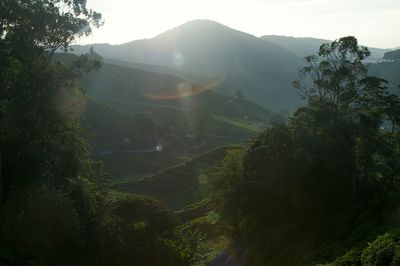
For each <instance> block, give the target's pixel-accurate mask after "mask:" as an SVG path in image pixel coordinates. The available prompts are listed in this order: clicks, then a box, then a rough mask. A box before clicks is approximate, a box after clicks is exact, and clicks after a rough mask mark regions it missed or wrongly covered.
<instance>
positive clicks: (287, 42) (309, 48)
mask: <svg viewBox="0 0 400 266" xmlns="http://www.w3.org/2000/svg"><path fill="white" fill-rule="evenodd" d="M261 38H262V39H264V40H267V41H269V42H272V43H275V44H276V45H279V46H281V47H283V48H285V49H287V50H289V51H290V52H292V53H294V54H296V55H297V56H300V57H304V56H307V55H311V54H315V53H316V52H317V51H318V49H319V47H320V46H321V44H323V43H326V42H330V41H329V40H325V39H318V38H310V37H308V38H307V37H305V38H296V37H288V36H278V35H265V36H262V37H261ZM369 50H370V51H371V56H370V58H369V60H372V61H376V60H379V59H381V58H382V57H383V56H384V54H385V53H386V52H388V51H391V50H392V49H381V48H374V47H369Z"/></svg>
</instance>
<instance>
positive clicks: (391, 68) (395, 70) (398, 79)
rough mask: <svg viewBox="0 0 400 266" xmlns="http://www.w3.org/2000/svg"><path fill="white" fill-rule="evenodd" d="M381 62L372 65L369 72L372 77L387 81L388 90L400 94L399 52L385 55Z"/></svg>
mask: <svg viewBox="0 0 400 266" xmlns="http://www.w3.org/2000/svg"><path fill="white" fill-rule="evenodd" d="M383 58H384V59H386V60H385V61H383V62H380V63H377V64H373V65H371V66H370V68H369V71H370V73H371V74H372V75H376V76H378V77H380V78H383V79H386V80H387V81H389V84H388V86H389V88H390V89H391V90H392V91H395V92H398V93H400V89H399V85H400V50H395V51H392V52H387V53H385V56H384V57H383Z"/></svg>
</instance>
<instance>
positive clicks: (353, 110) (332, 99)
mask: <svg viewBox="0 0 400 266" xmlns="http://www.w3.org/2000/svg"><path fill="white" fill-rule="evenodd" d="M368 55H369V51H368V50H367V49H366V48H363V47H359V46H358V44H357V40H356V39H355V38H354V37H345V38H341V39H339V40H337V41H334V42H332V43H328V44H324V45H322V46H321V48H320V50H319V53H318V55H314V56H308V57H306V63H307V65H306V66H305V67H304V68H303V69H302V70H301V71H300V80H299V81H295V82H294V85H295V87H296V88H298V89H300V91H301V94H302V95H303V97H304V98H305V99H306V100H307V105H306V106H303V107H300V108H299V109H298V110H297V111H296V112H295V113H294V114H293V116H292V117H291V118H290V120H289V122H288V125H287V126H286V125H279V124H276V125H273V126H272V127H271V128H268V129H266V130H265V131H264V132H262V133H261V134H260V135H259V136H258V137H257V138H255V139H254V140H253V141H252V142H251V143H250V145H249V146H248V147H247V149H246V150H245V152H244V154H242V155H241V156H233V155H232V154H228V156H227V157H226V159H225V160H224V163H223V167H222V168H221V171H222V172H221V173H219V179H218V181H217V185H216V193H215V194H216V202H217V203H218V204H219V205H218V206H219V208H218V209H219V212H220V214H221V217H227V220H226V221H227V228H228V232H229V234H230V236H231V237H232V238H233V239H234V241H237V242H238V243H239V244H238V245H239V246H242V247H245V251H243V253H244V256H245V258H243V260H244V261H246V264H249V265H293V264H296V265H308V264H315V261H313V260H317V261H318V260H321V259H322V258H324V256H325V257H326V253H324V252H327V250H329V252H328V253H330V252H336V251H337V250H335V249H334V248H332V243H335V241H337V242H338V243H339V241H343V236H344V235H350V234H352V233H353V232H354V231H355V228H357V227H358V226H361V227H362V224H363V223H364V222H365V221H364V220H365V216H367V217H377V218H376V219H377V220H379V219H381V218H382V217H381V215H382V213H381V211H382V209H384V208H386V207H384V206H385V205H384V204H385V201H386V197H387V195H398V194H399V192H400V187H399V185H398V181H397V180H398V178H399V174H398V173H399V170H400V168H399V165H398V161H399V159H400V153H399V149H398V147H399V146H398V145H399V142H398V139H397V137H396V136H398V120H397V118H396V117H397V116H398V115H397V114H398V113H397V112H398V111H396V110H399V109H398V108H399V106H400V101H399V98H398V96H397V95H393V94H390V93H389V92H388V89H387V87H386V83H387V82H386V81H384V80H382V79H379V78H376V77H372V76H368V75H367V67H366V66H365V65H364V63H363V60H364V59H365V58H366V57H367V56H368ZM386 124H389V125H390V127H389V128H388V129H386V128H385V127H384V125H386ZM239 158H241V159H239ZM228 165H229V167H228ZM233 169H239V170H237V171H234V172H233V171H232V170H233ZM370 206H374V207H370ZM364 209H367V211H365V212H364V213H363V211H362V210H364ZM363 215H365V216H364V217H363V218H364V219H361V218H360V220H357V219H356V220H355V217H359V216H361V217H362V216H363ZM368 219H370V218H368ZM368 219H367V220H368ZM368 222H369V223H372V222H371V221H370V220H369V221H368ZM374 222H375V221H374ZM365 226H371V224H366V225H365ZM355 235H357V233H355ZM352 236H353V235H352ZM327 239H330V240H329V241H327ZM334 239H335V240H334ZM349 241H355V240H354V239H351V238H350V239H349ZM340 243H341V242H340ZM299 246H301V247H302V248H300V249H298V247H299ZM307 247H309V248H307ZM317 247H320V248H317ZM266 251H268V252H266ZM285 252H287V253H285ZM319 252H320V253H319ZM318 253H319V254H318ZM246 254H252V255H246ZM304 254H313V255H312V256H310V257H309V258H305V259H299V258H300V257H308V256H304ZM252 258H256V260H252ZM247 259H248V260H247ZM252 263H253V264H252Z"/></svg>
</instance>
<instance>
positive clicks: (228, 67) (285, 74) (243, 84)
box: [74, 20, 301, 110]
mask: <svg viewBox="0 0 400 266" xmlns="http://www.w3.org/2000/svg"><path fill="white" fill-rule="evenodd" d="M93 47H94V49H95V51H96V52H98V53H99V54H101V55H102V56H103V57H105V58H106V59H107V58H113V59H117V60H122V61H129V62H135V63H141V64H150V65H161V66H166V67H170V68H174V69H176V70H179V71H180V72H183V73H185V75H188V76H190V77H191V80H193V81H195V82H200V83H202V84H210V83H213V84H214V83H216V82H218V84H219V85H218V86H215V89H216V90H217V91H220V92H223V93H225V94H229V95H234V93H235V92H236V91H237V90H238V89H240V90H242V91H243V93H244V95H245V97H246V98H247V99H249V100H251V101H254V102H256V103H258V104H261V105H263V106H266V107H269V108H274V109H290V110H292V109H293V108H294V107H295V106H298V104H299V102H298V100H299V99H298V95H297V93H296V92H295V91H294V90H293V88H292V86H291V81H292V80H293V79H294V78H295V77H296V73H297V72H296V71H297V69H298V67H299V66H300V64H301V58H300V57H298V56H296V55H295V54H293V53H291V52H290V51H288V50H286V49H284V48H282V47H280V46H278V45H276V44H274V43H272V42H267V41H265V40H262V39H260V38H257V37H255V36H252V35H249V34H246V33H243V32H239V31H236V30H234V29H231V28H228V27H226V26H224V25H221V24H219V23H216V22H212V21H202V20H200V21H192V22H188V23H185V24H183V25H181V26H179V27H177V28H174V29H172V30H169V31H167V32H165V33H162V34H160V35H158V36H156V37H154V38H152V39H146V40H138V41H133V42H130V43H126V44H122V45H115V46H110V45H105V44H100V45H96V44H95V45H93ZM74 49H75V53H82V52H87V51H88V49H89V47H88V46H75V47H74Z"/></svg>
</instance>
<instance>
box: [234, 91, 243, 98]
mask: <svg viewBox="0 0 400 266" xmlns="http://www.w3.org/2000/svg"><path fill="white" fill-rule="evenodd" d="M235 96H236V98H238V99H239V100H243V99H244V95H243V92H242V91H241V90H237V91H236V93H235Z"/></svg>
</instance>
